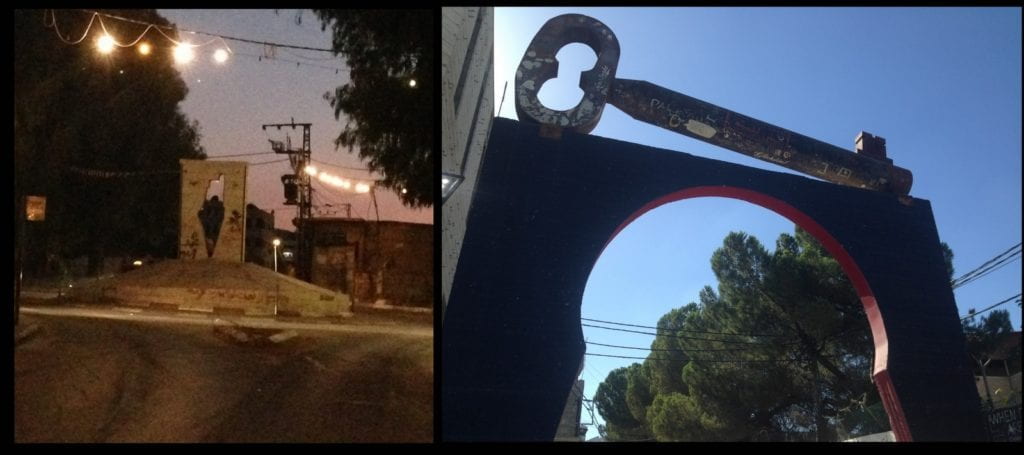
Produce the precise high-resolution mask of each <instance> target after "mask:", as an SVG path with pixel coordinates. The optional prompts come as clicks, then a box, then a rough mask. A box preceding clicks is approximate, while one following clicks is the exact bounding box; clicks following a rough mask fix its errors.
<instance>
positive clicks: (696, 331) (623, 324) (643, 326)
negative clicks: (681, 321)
mask: <svg viewBox="0 0 1024 455" xmlns="http://www.w3.org/2000/svg"><path fill="white" fill-rule="evenodd" d="M580 320H583V321H590V322H600V323H602V324H613V325H621V326H626V327H639V328H642V329H655V330H657V331H661V332H672V333H675V332H687V333H704V334H714V335H734V336H747V337H786V336H788V335H768V334H756V333H729V332H709V331H701V330H686V329H675V328H671V329H663V328H659V327H652V326H648V325H636V324H626V323H624V322H612V321H602V320H599V319H589V318H580Z"/></svg>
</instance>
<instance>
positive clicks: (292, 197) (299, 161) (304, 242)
mask: <svg viewBox="0 0 1024 455" xmlns="http://www.w3.org/2000/svg"><path fill="white" fill-rule="evenodd" d="M268 126H269V127H276V128H277V129H278V130H279V131H280V130H281V127H284V126H290V127H291V128H292V129H293V130H294V129H295V128H296V127H299V126H301V127H302V148H301V149H293V148H292V147H291V139H290V138H289V140H288V141H287V144H285V143H282V142H280V141H274V140H271V141H270V147H271V148H272V149H273V150H274V153H279V154H284V155H288V159H289V162H290V163H291V165H292V170H293V172H294V173H293V174H289V175H283V176H281V182H282V183H283V184H284V185H285V199H286V200H285V203H284V204H285V205H298V206H299V217H298V219H297V220H296V222H295V227H296V229H297V231H298V232H297V237H298V242H297V243H298V244H297V245H296V246H297V247H298V248H296V250H297V251H296V255H295V256H296V257H295V263H296V266H297V267H296V275H298V278H299V279H301V280H305V281H309V280H310V278H311V276H312V273H311V272H312V270H311V267H312V265H313V260H312V259H313V258H312V255H313V233H312V232H311V229H312V224H311V223H310V220H311V219H312V218H313V214H312V211H313V202H312V201H313V195H312V187H311V186H310V182H309V174H308V173H306V172H305V168H306V166H308V165H309V160H310V155H311V154H312V150H311V149H310V145H309V130H310V128H312V126H313V124H312V123H295V118H294V117H293V118H292V121H291V123H270V124H266V125H263V130H264V131H266V129H267V127H268Z"/></svg>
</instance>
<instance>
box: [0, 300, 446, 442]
mask: <svg viewBox="0 0 1024 455" xmlns="http://www.w3.org/2000/svg"><path fill="white" fill-rule="evenodd" d="M33 324H34V325H38V326H39V330H38V331H37V332H36V333H35V334H34V335H32V336H31V337H29V338H27V339H25V340H22V341H20V342H19V343H18V345H17V346H16V349H15V377H14V383H15V440H16V441H17V442H43V441H46V442H72V441H74V442H129V441H131V442H165V441H166V442H429V441H432V440H433V391H434V387H433V384H434V382H433V378H434V371H433V363H434V360H433V339H432V338H430V337H425V336H422V334H411V335H405V334H403V330H401V328H402V327H404V326H408V327H409V329H410V331H412V329H413V328H415V329H417V330H420V331H422V330H423V327H422V326H421V327H411V325H409V324H399V325H396V326H392V327H389V328H390V329H392V330H388V331H387V333H373V332H370V333H366V332H336V331H335V332H332V331H325V330H306V329H302V328H300V329H297V330H296V329H293V330H296V331H297V332H298V336H296V337H293V338H291V339H288V340H286V341H283V342H281V343H279V344H274V343H271V342H269V341H265V339H264V342H263V343H240V342H239V341H238V340H237V339H235V338H232V337H230V336H228V334H225V333H223V329H222V328H221V327H219V326H210V325H198V324H178V323H172V322H170V321H131V320H118V319H97V318H83V317H67V316H62V315H50V314H28V313H23V314H22V315H21V325H22V326H30V325H33ZM247 332H248V333H249V334H250V335H256V336H257V338H259V337H261V336H262V337H265V336H266V335H269V334H272V333H274V332H275V330H273V329H259V330H256V329H253V330H247Z"/></svg>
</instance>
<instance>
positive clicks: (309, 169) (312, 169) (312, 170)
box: [306, 164, 316, 177]
mask: <svg viewBox="0 0 1024 455" xmlns="http://www.w3.org/2000/svg"><path fill="white" fill-rule="evenodd" d="M306 173H307V174H309V175H312V176H313V177H316V166H313V165H312V164H310V165H309V166H306Z"/></svg>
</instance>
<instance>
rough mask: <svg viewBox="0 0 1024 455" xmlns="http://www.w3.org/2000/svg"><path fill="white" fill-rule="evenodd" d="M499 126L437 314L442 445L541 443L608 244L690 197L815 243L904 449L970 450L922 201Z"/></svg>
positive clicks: (942, 282) (966, 385)
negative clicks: (831, 269) (769, 218)
mask: <svg viewBox="0 0 1024 455" xmlns="http://www.w3.org/2000/svg"><path fill="white" fill-rule="evenodd" d="M538 132H539V127H538V126H536V125H530V124H523V123H519V122H515V121H511V120H506V119H500V118H499V119H496V120H495V122H494V125H493V129H492V132H491V138H490V143H489V145H488V148H487V151H486V155H485V157H484V161H483V164H482V167H481V171H480V176H479V181H478V183H477V186H476V190H475V194H474V195H473V202H472V207H471V208H470V212H469V216H468V218H467V228H466V235H465V239H464V243H463V249H462V252H461V256H460V259H459V264H458V269H457V270H456V273H455V279H454V283H453V287H452V292H451V295H450V298H449V301H448V307H447V309H446V312H445V320H444V325H443V332H442V336H441V342H442V375H443V376H442V396H441V400H442V421H441V424H442V428H443V430H442V437H443V438H444V439H445V440H450V441H454V440H537V441H543V440H548V441H550V440H552V439H553V438H554V433H555V429H556V427H557V425H558V420H559V418H560V416H561V412H562V409H563V406H564V404H565V399H566V397H567V395H568V391H569V389H570V388H571V386H572V383H573V381H574V379H575V375H576V372H577V368H578V367H579V361H580V359H581V358H582V356H583V353H584V351H585V344H584V343H583V336H582V329H581V326H580V304H581V301H582V296H583V290H584V287H585V285H586V282H587V278H588V276H589V273H590V270H591V268H592V267H593V265H594V263H595V262H596V261H597V259H598V257H599V256H600V254H601V252H602V251H603V249H604V247H605V246H606V245H607V243H608V242H609V241H610V240H611V238H612V237H614V235H615V234H617V233H618V232H619V230H621V229H622V228H623V227H625V226H626V225H627V224H628V223H629V222H631V221H632V220H633V219H635V218H636V217H638V216H640V215H641V214H643V213H644V212H646V211H648V210H650V209H653V208H655V207H657V206H659V205H662V204H665V203H668V202H671V201H674V200H679V199H685V198H690V197H702V196H722V197H731V198H737V199H742V200H746V201H748V202H751V203H754V204H757V205H760V206H763V207H765V208H768V209H770V210H773V211H775V212H777V213H779V214H780V215H782V216H785V217H786V218H789V219H790V220H792V221H793V222H794V223H796V224H797V225H799V226H801V227H802V228H804V229H805V230H807V231H808V232H810V233H811V234H812V235H814V236H815V237H816V238H818V240H819V241H821V242H822V244H823V245H824V246H825V247H826V248H827V249H828V250H829V251H830V252H831V253H832V254H833V256H834V257H836V258H837V259H838V260H839V262H840V264H842V267H843V269H844V270H845V271H846V273H847V276H849V277H850V279H851V281H852V282H853V283H854V285H855V287H856V289H857V292H858V294H859V295H860V297H861V301H862V302H863V303H864V306H865V312H866V313H867V315H868V318H869V323H870V324H871V328H872V333H873V335H874V339H875V352H876V358H875V366H874V371H873V377H874V380H875V383H876V385H877V386H878V387H879V391H880V392H881V395H882V397H883V400H884V403H885V407H886V411H887V412H888V414H889V417H890V421H891V424H892V428H893V432H894V433H895V435H896V438H897V440H900V441H926V440H980V439H984V426H983V421H982V419H981V414H980V407H979V406H980V400H979V398H978V394H977V391H976V388H975V385H974V380H973V375H972V373H971V370H970V367H969V365H967V363H966V361H965V359H966V358H967V354H966V347H965V343H964V337H963V334H962V332H961V329H960V323H959V316H958V315H957V309H956V305H955V303H954V301H953V293H952V289H951V288H950V285H949V281H948V277H947V276H946V271H945V267H944V263H943V258H942V252H941V250H940V247H939V239H938V234H937V232H936V228H935V223H934V219H933V216H932V212H931V207H930V204H929V203H928V201H926V200H922V199H914V198H904V199H903V201H901V200H900V198H898V197H897V196H895V195H891V194H886V193H880V192H874V191H868V190H861V189H856V188H850V187H844V186H839V185H834V184H830V183H826V182H820V181H817V180H812V179H809V178H805V177H800V176H794V175H790V174H783V173H778V172H770V171H764V170H759V169H754V168H749V167H745V166H739V165H735V164H730V163H725V162H721V161H716V160H710V159H705V158H700V157H695V156H692V155H688V154H685V153H680V152H674V151H669V150H663V149H656V148H651V147H644V146H640V145H636V144H631V143H627V142H621V141H616V140H611V139H605V138H600V137H595V136H587V135H580V134H575V133H570V132H565V133H563V135H562V136H561V137H560V138H558V139H551V138H546V137H541V136H540V135H538Z"/></svg>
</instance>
